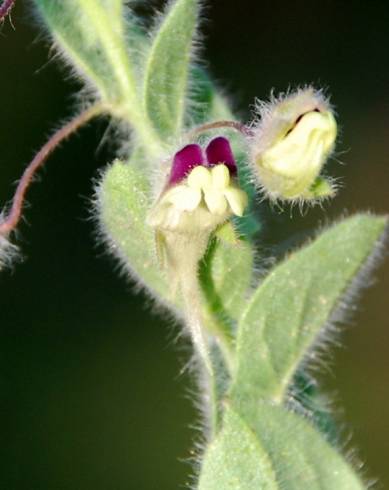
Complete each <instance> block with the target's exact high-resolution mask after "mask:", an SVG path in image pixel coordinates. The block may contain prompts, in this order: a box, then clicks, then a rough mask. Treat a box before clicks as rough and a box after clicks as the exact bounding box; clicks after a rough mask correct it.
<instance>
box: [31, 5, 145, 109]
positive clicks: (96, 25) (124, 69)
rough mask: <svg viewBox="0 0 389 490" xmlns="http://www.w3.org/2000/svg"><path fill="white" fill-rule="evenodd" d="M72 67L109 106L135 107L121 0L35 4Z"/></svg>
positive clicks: (132, 72) (131, 70) (132, 69)
mask: <svg viewBox="0 0 389 490" xmlns="http://www.w3.org/2000/svg"><path fill="white" fill-rule="evenodd" d="M35 4H36V5H37V8H38V11H39V13H40V14H41V16H42V17H43V19H44V21H45V22H46V23H47V25H48V27H49V29H50V33H51V34H52V36H53V38H54V40H55V42H56V44H57V45H58V47H59V48H60V49H61V51H62V52H63V54H64V57H65V58H66V59H67V60H69V62H70V63H71V65H72V67H73V68H74V69H75V70H76V71H77V72H78V73H79V74H80V75H81V76H83V77H85V78H86V79H87V80H88V81H89V83H91V84H92V85H93V86H94V88H95V89H97V90H98V92H99V95H100V97H101V98H102V99H103V100H105V101H108V102H117V101H123V100H125V101H126V102H128V103H129V104H130V105H131V106H133V107H135V94H136V83H135V73H134V67H133V66H132V65H131V61H130V57H129V53H128V50H127V46H126V35H125V31H124V22H123V2H122V1H121V0H66V1H64V0H35ZM127 109H128V108H127Z"/></svg>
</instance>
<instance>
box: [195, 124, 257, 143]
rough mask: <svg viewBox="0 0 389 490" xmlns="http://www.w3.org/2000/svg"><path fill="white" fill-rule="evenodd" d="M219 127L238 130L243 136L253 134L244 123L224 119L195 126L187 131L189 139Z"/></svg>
mask: <svg viewBox="0 0 389 490" xmlns="http://www.w3.org/2000/svg"><path fill="white" fill-rule="evenodd" d="M219 128H228V129H234V130H235V131H238V132H239V133H241V134H243V135H244V136H253V131H252V130H251V129H250V128H249V127H247V126H246V125H245V124H243V123H241V122H238V121H227V120H226V121H215V122H211V123H206V124H202V125H201V126H197V127H196V128H194V129H192V130H191V131H189V133H188V137H189V139H191V138H194V137H195V136H197V135H199V134H201V133H204V132H205V131H210V130H212V129H219Z"/></svg>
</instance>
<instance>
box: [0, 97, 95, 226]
mask: <svg viewBox="0 0 389 490" xmlns="http://www.w3.org/2000/svg"><path fill="white" fill-rule="evenodd" d="M103 112H104V109H103V106H101V105H94V106H92V107H89V108H88V109H86V110H85V111H84V112H82V113H81V114H79V115H78V116H76V117H75V118H74V119H72V120H71V121H70V122H68V123H67V124H65V126H63V127H62V128H61V129H59V130H58V131H57V132H56V133H54V134H53V136H52V137H51V138H50V139H49V140H48V141H47V142H46V143H45V144H44V145H43V146H42V148H41V149H40V150H39V152H38V153H37V154H36V155H35V157H34V158H33V159H32V161H31V163H30V164H29V165H28V166H27V168H26V169H25V171H24V172H23V175H22V178H21V179H20V181H19V183H18V186H17V188H16V191H15V194H14V197H13V200H12V206H11V209H10V211H9V212H8V214H7V216H6V217H5V218H3V219H2V221H1V223H0V235H3V236H4V235H8V234H9V233H10V232H11V231H12V230H14V229H15V228H16V227H17V225H18V224H19V221H20V218H21V215H22V211H23V204H24V201H25V198H26V193H27V190H28V188H29V187H30V185H31V183H32V181H33V177H34V175H35V173H36V172H37V171H38V170H39V169H40V168H41V167H42V166H43V164H44V163H45V162H46V160H47V158H48V156H49V155H50V154H51V153H52V152H53V151H54V150H55V148H56V147H57V146H58V145H59V144H60V143H62V141H64V140H65V139H67V138H68V137H69V136H70V135H71V134H73V133H74V132H75V131H77V130H78V129H79V128H80V127H81V126H83V125H84V124H86V123H87V122H88V121H89V120H90V119H92V118H94V117H96V116H98V115H99V114H102V113H103Z"/></svg>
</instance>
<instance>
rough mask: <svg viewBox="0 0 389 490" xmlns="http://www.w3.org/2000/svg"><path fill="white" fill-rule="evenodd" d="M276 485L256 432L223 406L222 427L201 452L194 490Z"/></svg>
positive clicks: (254, 489) (260, 489) (264, 489)
mask: <svg viewBox="0 0 389 490" xmlns="http://www.w3.org/2000/svg"><path fill="white" fill-rule="evenodd" d="M279 488H281V487H279V486H278V485H277V482H276V476H275V473H274V470H273V468H272V464H271V461H270V459H269V457H268V455H267V453H266V451H265V450H264V448H263V447H262V445H261V443H260V441H259V439H258V437H257V435H256V434H255V432H254V431H253V430H252V429H250V427H249V426H248V425H247V424H246V423H245V421H244V420H243V419H242V418H241V417H240V416H239V414H238V413H237V412H235V411H234V410H232V409H231V408H227V409H226V412H225V417H224V421H223V429H222V430H221V432H220V433H219V435H218V436H217V437H216V440H215V441H214V442H213V443H211V445H210V446H209V448H208V450H207V452H206V453H205V457H204V461H203V464H202V469H201V475H200V481H199V486H198V490H278V489H279ZM300 490H302V489H300Z"/></svg>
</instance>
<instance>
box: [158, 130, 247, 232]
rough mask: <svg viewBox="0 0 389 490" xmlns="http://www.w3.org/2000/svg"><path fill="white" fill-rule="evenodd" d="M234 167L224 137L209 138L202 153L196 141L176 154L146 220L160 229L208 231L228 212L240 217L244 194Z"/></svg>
mask: <svg viewBox="0 0 389 490" xmlns="http://www.w3.org/2000/svg"><path fill="white" fill-rule="evenodd" d="M236 174H237V167H236V163H235V159H234V156H233V154H232V151H231V147H230V143H229V141H228V140H227V139H226V138H223V137H218V138H215V139H213V140H212V141H211V142H210V143H209V145H208V147H207V148H206V152H205V155H204V154H203V150H202V148H201V147H200V146H199V145H197V144H191V145H187V146H185V147H184V148H183V149H182V150H180V151H179V152H177V153H176V155H175V156H174V159H173V165H172V169H171V173H170V176H169V179H168V183H167V186H166V188H165V190H164V191H163V192H162V195H161V197H160V198H159V199H158V201H157V203H156V204H155V206H154V207H153V209H152V210H151V212H150V214H149V218H148V222H149V224H150V225H151V226H153V227H154V228H156V229H158V230H160V231H178V232H181V233H188V234H196V233H199V232H202V231H206V232H211V231H213V230H214V229H215V228H216V227H217V226H219V225H220V224H222V223H224V222H225V221H226V220H227V219H228V218H230V217H231V216H232V215H236V216H242V215H243V212H244V209H245V207H246V206H247V195H246V193H245V192H244V191H243V190H241V189H240V188H239V187H238V185H237V183H236V178H235V177H236Z"/></svg>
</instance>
